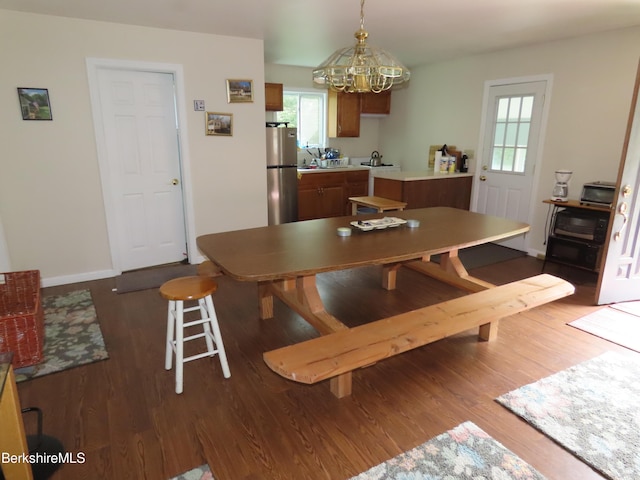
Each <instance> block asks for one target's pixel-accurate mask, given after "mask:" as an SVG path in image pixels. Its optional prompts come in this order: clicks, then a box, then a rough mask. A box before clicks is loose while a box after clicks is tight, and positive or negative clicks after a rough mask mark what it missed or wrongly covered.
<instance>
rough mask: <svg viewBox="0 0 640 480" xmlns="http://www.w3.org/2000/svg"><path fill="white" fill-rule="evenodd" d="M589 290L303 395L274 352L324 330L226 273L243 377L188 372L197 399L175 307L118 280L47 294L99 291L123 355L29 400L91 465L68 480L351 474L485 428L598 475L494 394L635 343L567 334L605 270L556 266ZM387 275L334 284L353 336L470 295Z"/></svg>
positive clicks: (324, 292)
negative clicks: (182, 361) (179, 367)
mask: <svg viewBox="0 0 640 480" xmlns="http://www.w3.org/2000/svg"><path fill="white" fill-rule="evenodd" d="M540 269H541V262H540V261H539V260H536V259H533V258H531V257H527V258H521V259H516V260H511V261H508V262H503V263H500V264H496V265H492V266H488V267H483V268H479V269H475V270H473V271H472V272H471V273H472V275H474V276H476V277H479V278H481V279H483V280H487V281H490V282H493V283H497V284H502V283H506V282H509V281H513V280H517V279H521V278H524V277H527V276H532V275H535V274H538V273H540ZM547 272H548V273H555V274H559V275H560V276H564V278H566V279H568V280H570V281H572V282H574V283H577V285H576V286H577V293H576V294H575V295H573V296H571V297H568V298H566V299H563V300H560V301H557V302H554V303H553V304H549V305H546V306H543V307H540V308H537V309H535V310H533V311H530V312H527V313H523V314H520V315H517V316H514V317H510V318H508V319H506V320H504V321H502V322H501V324H500V331H499V334H498V339H497V341H495V342H491V343H486V342H481V343H479V342H478V341H477V340H476V339H477V336H476V333H475V332H473V331H470V332H465V333H462V334H459V335H457V336H454V337H451V338H449V339H445V340H441V341H439V342H436V343H434V344H431V345H428V346H426V347H423V348H420V349H416V350H413V351H411V352H407V353H404V354H402V355H399V356H397V357H394V358H391V359H388V360H385V361H383V362H380V363H378V364H376V365H374V366H372V367H369V368H366V369H363V370H359V371H357V372H355V374H354V386H353V395H351V396H350V397H347V398H343V399H337V398H336V397H334V396H333V395H332V394H331V393H330V392H329V388H328V384H326V382H325V383H321V384H318V385H311V386H307V385H302V384H297V383H293V382H290V381H288V380H285V379H283V378H281V377H279V376H277V375H275V374H274V373H273V372H271V371H270V370H269V369H268V368H267V366H266V365H265V364H264V362H263V360H262V354H263V352H265V351H267V350H272V349H275V348H278V347H281V346H284V345H287V344H290V343H293V342H298V341H301V340H305V339H309V338H313V337H314V336H315V335H316V333H315V332H314V330H313V329H312V328H311V327H310V326H308V325H307V324H306V323H304V322H303V321H301V320H300V318H299V317H298V316H297V315H295V314H294V313H292V312H290V311H289V310H288V309H287V308H286V307H284V306H283V305H282V304H281V303H280V302H278V301H276V302H275V318H274V319H271V320H268V321H260V320H259V318H258V295H257V293H258V292H257V287H256V285H254V284H246V283H239V282H235V281H233V280H231V279H229V278H226V277H221V278H219V279H218V280H219V289H218V292H217V293H216V294H215V297H214V302H215V305H216V308H217V311H218V316H219V319H220V325H221V330H222V335H223V338H224V341H225V346H226V349H227V355H228V358H229V364H230V368H231V378H230V379H224V378H223V376H222V372H221V368H220V364H219V362H218V360H217V358H214V359H210V358H207V359H202V360H198V361H196V362H192V363H189V364H187V365H186V366H185V380H184V393H183V394H182V395H176V394H175V392H174V374H173V372H166V371H165V370H164V335H165V315H166V314H165V309H166V304H165V302H164V301H163V299H162V298H161V297H160V295H159V293H158V291H157V290H146V291H140V292H132V293H126V294H121V295H118V294H116V293H113V292H112V291H111V289H112V288H113V286H114V282H113V279H108V280H101V281H95V282H87V283H82V284H75V285H65V286H60V287H52V288H47V289H45V292H44V294H45V295H46V294H53V293H61V292H65V291H69V290H74V289H78V288H90V289H91V293H92V296H93V300H94V303H95V306H96V310H97V313H98V317H99V320H100V325H101V328H102V331H103V334H104V338H105V342H106V344H107V349H108V351H109V354H110V359H109V360H106V361H102V362H98V363H94V364H91V365H88V366H83V367H78V368H76V369H72V370H68V371H65V372H61V373H57V374H52V375H49V376H45V377H41V378H37V379H34V380H31V381H28V382H23V383H20V384H19V385H18V390H19V395H20V399H21V403H22V405H23V406H39V407H41V408H42V409H43V411H44V429H45V433H47V434H49V435H53V436H55V437H58V438H59V439H61V440H62V442H63V443H64V445H65V446H66V448H67V450H68V451H71V452H84V454H85V455H86V462H85V463H84V464H67V465H64V466H62V468H61V469H60V470H59V471H58V472H57V473H56V474H55V475H54V477H53V480H63V479H64V480H75V479H102V478H104V479H118V480H121V479H152V480H155V479H158V480H164V479H168V478H169V477H172V476H175V475H177V474H179V473H182V472H184V471H186V470H189V469H191V468H193V467H196V466H198V465H201V464H203V463H208V464H209V465H210V466H211V468H212V470H213V473H214V476H215V478H216V480H257V479H275V480H280V479H282V480H284V479H288V480H301V479H318V480H320V479H322V480H324V479H330V480H340V479H347V478H349V477H351V476H353V475H356V474H358V473H359V472H361V471H364V470H366V469H368V468H370V467H371V466H373V465H376V464H378V463H380V462H382V461H385V460H387V459H389V458H390V457H393V456H395V455H397V454H399V453H401V452H403V451H406V450H408V449H410V448H413V447H415V446H417V445H419V444H421V443H423V442H425V441H427V440H429V439H430V438H432V437H434V436H436V435H438V434H440V433H442V432H444V431H446V430H448V429H450V428H452V427H454V426H456V425H458V424H459V423H462V422H464V421H467V420H471V421H473V422H474V423H476V424H477V425H478V426H480V427H481V428H482V429H484V430H485V431H486V432H488V433H489V434H490V435H491V436H493V437H494V438H495V439H497V440H499V441H500V442H502V443H503V444H504V445H505V446H506V447H507V448H509V449H511V450H513V451H514V452H516V453H517V454H518V455H519V456H520V457H522V458H523V459H524V460H526V461H527V462H529V463H530V464H532V465H533V466H535V467H536V468H537V469H538V470H539V471H540V472H541V473H543V474H544V475H545V476H547V477H548V478H549V479H562V480H591V479H600V478H603V477H601V476H600V475H599V474H598V473H596V472H594V471H592V470H591V469H590V467H588V466H587V465H586V464H584V463H583V462H581V461H580V460H578V459H576V458H575V457H574V456H573V455H571V454H570V453H568V452H566V451H565V450H563V449H562V448H561V447H559V446H558V445H556V444H555V443H554V442H553V441H551V440H549V439H548V438H546V437H545V436H544V435H542V434H541V433H539V432H538V431H536V430H535V429H534V428H532V427H530V426H528V425H527V424H526V423H525V422H523V421H522V420H520V419H519V418H518V417H517V416H515V415H514V414H512V413H510V412H509V411H507V410H506V409H505V408H503V407H501V406H500V405H498V404H497V403H496V402H495V401H494V398H496V397H497V396H499V395H501V394H503V393H505V392H507V391H510V390H512V389H515V388H518V387H520V386H522V385H523V384H526V383H530V382H533V381H535V380H538V379H540V378H542V377H545V376H547V375H549V374H552V373H554V372H557V371H559V370H562V369H564V368H567V367H570V366H572V365H574V364H577V363H579V362H582V361H584V360H587V359H589V358H592V357H595V356H597V355H599V354H601V353H603V352H605V351H608V350H624V349H623V348H622V347H619V346H617V345H614V344H612V343H609V342H606V341H604V340H601V339H599V338H597V337H594V336H592V335H590V334H588V333H585V332H582V331H580V330H577V329H575V328H572V327H569V326H567V325H565V323H566V322H568V321H571V320H574V319H576V318H578V317H580V316H582V315H585V314H587V313H590V312H592V311H595V310H597V309H598V308H599V307H594V306H593V296H594V289H595V279H593V277H592V276H590V274H587V273H581V272H576V271H573V270H571V271H570V270H569V269H566V268H565V269H564V270H557V269H556V266H549V267H548V268H547ZM380 274H381V268H380V267H367V268H362V269H355V270H349V271H344V272H336V273H331V274H323V275H320V276H319V278H318V286H319V290H320V294H321V296H322V297H323V300H324V301H325V303H326V306H327V309H328V310H329V311H330V312H331V313H333V314H334V315H335V316H336V317H338V318H339V319H340V320H342V321H344V322H345V323H346V324H347V325H349V326H354V325H358V324H361V323H364V322H368V321H372V320H377V319H380V318H383V317H386V316H390V315H393V314H397V313H401V312H404V311H407V310H409V309H413V308H418V307H422V306H426V305H429V304H433V303H437V302H439V301H442V300H445V299H448V298H454V297H456V296H460V295H462V294H463V293H462V292H460V291H457V290H455V289H453V288H451V287H448V286H446V285H443V284H440V283H438V282H436V281H433V280H431V279H428V278H425V277H423V276H421V275H420V274H418V273H417V272H413V271H411V270H408V269H401V270H400V272H399V273H398V288H397V290H395V291H385V290H383V289H381V288H380Z"/></svg>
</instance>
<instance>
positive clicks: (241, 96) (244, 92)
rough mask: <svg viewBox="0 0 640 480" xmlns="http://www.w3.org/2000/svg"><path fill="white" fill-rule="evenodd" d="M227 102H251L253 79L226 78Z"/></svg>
mask: <svg viewBox="0 0 640 480" xmlns="http://www.w3.org/2000/svg"><path fill="white" fill-rule="evenodd" d="M227 102H228V103H251V102H253V80H237V79H229V80H227Z"/></svg>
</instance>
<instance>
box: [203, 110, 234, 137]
mask: <svg viewBox="0 0 640 480" xmlns="http://www.w3.org/2000/svg"><path fill="white" fill-rule="evenodd" d="M206 120H207V121H206V134H207V135H233V114H232V113H217V112H206Z"/></svg>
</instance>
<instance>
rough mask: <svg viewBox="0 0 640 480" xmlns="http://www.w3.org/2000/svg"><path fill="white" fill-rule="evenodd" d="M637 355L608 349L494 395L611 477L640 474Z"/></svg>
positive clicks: (631, 478)
mask: <svg viewBox="0 0 640 480" xmlns="http://www.w3.org/2000/svg"><path fill="white" fill-rule="evenodd" d="M639 379H640V355H638V354H635V353H631V352H628V353H627V354H621V353H616V352H607V353H605V354H603V355H600V356H599V357H596V358H594V359H591V360H588V361H586V362H583V363H581V364H579V365H576V366H573V367H571V368H568V369H566V370H563V371H561V372H559V373H556V374H554V375H551V376H549V377H546V378H543V379H542V380H539V381H537V382H535V383H532V384H529V385H526V386H524V387H521V388H519V389H517V390H514V391H512V392H509V393H507V394H505V395H502V396H501V397H499V398H497V401H498V402H499V403H500V404H501V405H503V406H505V407H506V408H508V409H509V410H511V411H512V412H513V413H515V414H517V415H519V416H520V417H522V418H523V419H524V420H526V421H527V422H529V423H530V424H531V425H533V426H534V427H536V428H537V429H538V430H540V431H541V432H542V433H544V434H545V435H547V436H548V437H550V438H552V439H553V440H555V441H556V442H557V443H559V444H560V445H561V446H562V447H564V448H565V449H567V450H568V451H569V452H571V453H573V454H574V455H575V456H577V457H578V458H580V459H581V460H583V461H584V462H586V463H587V464H589V465H590V466H591V467H592V468H594V469H596V470H597V471H599V472H600V473H602V474H603V475H604V476H606V477H607V478H610V479H613V480H637V479H639V478H640V381H638V380H639Z"/></svg>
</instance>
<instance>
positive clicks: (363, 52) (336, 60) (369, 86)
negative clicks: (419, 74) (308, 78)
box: [313, 0, 411, 93]
mask: <svg viewBox="0 0 640 480" xmlns="http://www.w3.org/2000/svg"><path fill="white" fill-rule="evenodd" d="M368 36H369V34H368V33H367V31H366V30H365V29H364V0H361V1H360V28H359V29H358V31H356V33H355V37H356V40H357V41H356V44H355V45H354V46H352V47H346V48H341V49H340V50H336V51H335V52H334V53H333V54H332V55H331V56H330V57H329V58H327V59H326V60H325V61H324V62H322V64H320V65H319V66H318V67H317V68H315V69H314V70H313V81H314V82H315V83H316V84H318V85H323V86H326V87H328V88H330V89H332V90H336V91H339V92H347V93H368V92H373V93H380V92H382V91H384V90H388V89H390V88H391V87H393V86H394V85H400V84H402V83H405V82H407V81H409V77H410V76H411V72H410V71H409V70H408V69H407V68H406V67H405V66H404V65H402V63H400V61H398V60H397V59H396V58H395V57H394V56H393V55H391V54H390V53H388V52H386V51H384V50H382V49H379V48H376V47H374V46H371V45H368V44H367V41H366V40H367V37H368Z"/></svg>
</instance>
